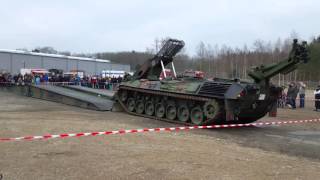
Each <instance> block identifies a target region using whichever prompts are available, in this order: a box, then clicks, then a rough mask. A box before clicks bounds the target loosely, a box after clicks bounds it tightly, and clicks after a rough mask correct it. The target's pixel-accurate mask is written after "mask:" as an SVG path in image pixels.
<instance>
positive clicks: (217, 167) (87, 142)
mask: <svg viewBox="0 0 320 180" xmlns="http://www.w3.org/2000/svg"><path fill="white" fill-rule="evenodd" d="M0 102H1V103H0V137H18V136H26V135H43V134H47V133H50V134H60V133H74V132H93V131H106V130H118V129H136V128H155V127H171V126H175V125H174V124H169V123H165V122H159V121H155V120H151V119H147V118H141V117H135V116H130V115H127V114H125V113H121V112H97V111H91V110H84V109H81V108H76V107H71V106H66V105H62V104H57V103H53V102H47V101H42V100H37V99H32V98H27V97H21V96H15V95H13V94H11V93H7V92H1V91H0ZM307 105H308V107H307V108H306V109H303V110H302V109H297V110H290V109H281V110H279V113H278V114H279V117H278V118H268V117H266V118H263V119H262V120H261V121H272V120H288V119H290V120H292V119H310V118H319V117H320V112H314V111H312V102H307ZM319 130H320V123H308V124H300V125H286V126H272V127H271V126H266V127H251V128H240V129H224V130H190V131H180V132H163V133H143V134H125V135H109V136H99V137H81V138H66V139H52V140H36V141H21V142H0V157H1V158H0V174H2V175H3V180H7V179H312V180H313V179H317V178H319V177H320V171H319V169H320V152H319V149H320V131H319Z"/></svg>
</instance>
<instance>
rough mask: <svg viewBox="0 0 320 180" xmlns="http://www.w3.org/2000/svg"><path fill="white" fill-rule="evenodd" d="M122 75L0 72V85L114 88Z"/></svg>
mask: <svg viewBox="0 0 320 180" xmlns="http://www.w3.org/2000/svg"><path fill="white" fill-rule="evenodd" d="M121 81H122V77H120V76H118V77H114V76H113V77H101V76H83V77H82V78H81V77H80V76H78V75H52V76H50V75H49V74H25V75H22V74H16V75H11V74H10V73H0V85H1V86H7V85H25V84H34V85H40V84H54V85H66V84H70V85H81V86H86V87H91V88H96V89H109V90H114V89H115V88H116V87H117V85H118V84H119V83H121Z"/></svg>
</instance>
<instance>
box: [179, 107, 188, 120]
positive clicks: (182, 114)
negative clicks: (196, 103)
mask: <svg viewBox="0 0 320 180" xmlns="http://www.w3.org/2000/svg"><path fill="white" fill-rule="evenodd" d="M189 117H190V111H189V108H188V106H187V105H186V104H181V105H179V106H178V119H179V121H181V122H187V121H188V120H189Z"/></svg>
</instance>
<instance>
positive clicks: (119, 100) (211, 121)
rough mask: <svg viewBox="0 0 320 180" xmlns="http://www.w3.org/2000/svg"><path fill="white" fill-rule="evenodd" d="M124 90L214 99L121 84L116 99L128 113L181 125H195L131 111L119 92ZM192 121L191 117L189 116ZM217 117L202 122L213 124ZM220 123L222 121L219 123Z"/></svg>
mask: <svg viewBox="0 0 320 180" xmlns="http://www.w3.org/2000/svg"><path fill="white" fill-rule="evenodd" d="M122 91H132V92H139V93H147V94H150V95H156V96H164V97H165V96H166V97H171V98H177V99H180V100H184V101H190V100H193V101H201V102H208V101H210V100H212V99H213V98H206V97H199V96H193V95H186V94H177V93H172V92H163V91H159V90H148V89H141V88H134V87H129V86H120V87H119V89H118V91H117V93H116V99H117V100H118V102H119V104H120V105H121V107H122V108H123V109H124V110H125V111H126V112H127V113H128V114H131V115H135V116H141V117H146V118H150V119H156V120H160V121H165V122H170V123H175V124H181V125H187V126H190V125H195V124H193V123H190V122H182V121H179V120H177V119H176V120H170V119H167V118H160V117H156V116H155V115H152V116H150V115H147V114H145V113H143V114H140V113H136V112H131V111H129V110H128V108H127V106H126V104H125V103H124V102H122V101H121V99H120V97H119V93H120V92H122ZM189 121H190V118H189ZM214 121H215V119H204V120H203V123H201V125H208V124H210V125H212V124H214ZM219 124H220V123H219Z"/></svg>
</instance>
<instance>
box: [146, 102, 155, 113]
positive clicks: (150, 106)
mask: <svg viewBox="0 0 320 180" xmlns="http://www.w3.org/2000/svg"><path fill="white" fill-rule="evenodd" d="M144 111H145V113H146V114H147V115H149V116H153V114H154V104H153V102H152V101H147V102H146V104H145V110H144Z"/></svg>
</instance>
